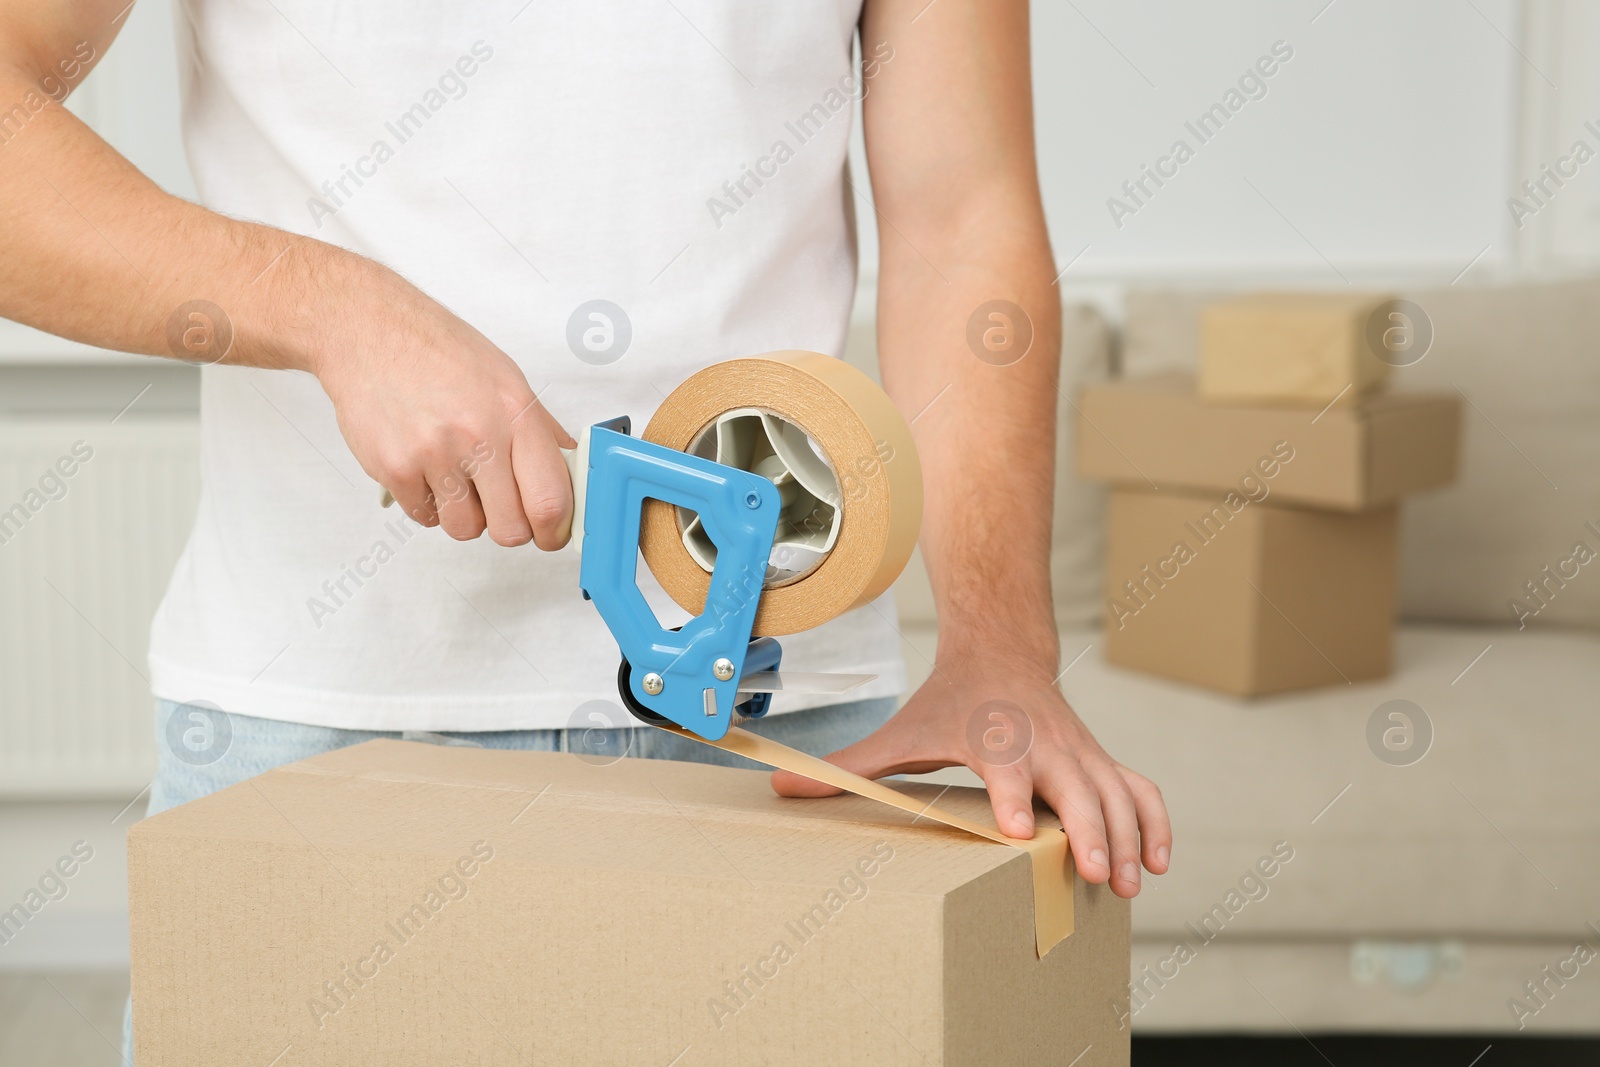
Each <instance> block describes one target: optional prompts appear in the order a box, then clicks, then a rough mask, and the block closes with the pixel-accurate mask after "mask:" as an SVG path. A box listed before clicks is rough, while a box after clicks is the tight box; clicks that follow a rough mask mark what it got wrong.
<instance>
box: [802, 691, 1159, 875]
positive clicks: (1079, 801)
mask: <svg viewBox="0 0 1600 1067" xmlns="http://www.w3.org/2000/svg"><path fill="white" fill-rule="evenodd" d="M828 762H830V763H834V764H837V765H838V766H840V767H843V768H844V769H846V770H848V771H852V772H854V773H856V774H859V775H861V776H862V777H864V778H881V777H883V776H885V775H890V774H924V773H926V772H928V771H933V770H938V769H939V768H941V767H956V766H967V767H971V768H972V770H973V771H974V772H976V773H977V775H978V776H979V777H980V778H982V779H983V783H984V785H985V786H987V787H988V790H989V801H990V803H991V804H992V805H993V807H994V817H995V823H996V825H997V826H999V828H1000V831H1001V832H1002V833H1004V834H1005V835H1006V836H1008V837H1020V838H1030V837H1032V836H1033V832H1034V821H1033V797H1034V795H1035V794H1036V793H1037V794H1038V795H1039V796H1040V797H1042V798H1043V799H1044V801H1045V803H1047V804H1049V805H1050V807H1051V808H1052V809H1053V810H1054V811H1055V813H1056V814H1057V815H1058V816H1059V817H1060V819H1061V824H1062V826H1063V827H1064V828H1065V829H1066V831H1067V840H1068V842H1069V843H1070V844H1071V847H1072V856H1073V860H1074V862H1075V863H1076V864H1077V868H1078V873H1079V874H1081V875H1082V876H1083V877H1084V879H1085V880H1087V881H1090V882H1095V883H1099V882H1104V881H1106V879H1107V878H1108V877H1109V878H1110V880H1111V888H1112V891H1113V892H1115V893H1116V894H1117V895H1118V896H1121V897H1131V896H1133V895H1134V894H1136V893H1138V892H1139V864H1140V861H1141V859H1142V860H1143V863H1144V866H1145V867H1147V868H1149V869H1150V871H1151V872H1152V873H1154V874H1165V873H1166V870H1167V863H1168V858H1169V856H1170V854H1171V850H1172V825H1171V823H1170V822H1169V821H1168V819H1167V810H1166V806H1165V805H1164V804H1163V802H1162V800H1161V791H1160V790H1159V789H1157V788H1156V786H1155V783H1153V782H1152V781H1150V779H1148V778H1146V777H1144V776H1143V775H1141V774H1136V773H1134V772H1133V771H1130V770H1129V769H1128V768H1126V767H1124V766H1123V765H1122V764H1120V763H1118V762H1117V761H1116V760H1114V759H1112V758H1111V757H1110V756H1108V755H1107V754H1106V751H1105V749H1103V748H1101V747H1100V744H1099V742H1097V741H1095V739H1094V738H1093V737H1092V736H1091V735H1090V733H1089V730H1088V728H1087V727H1086V726H1084V725H1083V723H1082V722H1081V721H1080V720H1079V719H1078V716H1077V714H1076V713H1075V712H1073V710H1072V708H1071V707H1070V706H1069V705H1068V704H1067V702H1066V700H1065V699H1064V698H1063V697H1062V696H1061V693H1060V691H1059V690H1057V689H1056V687H1055V685H1054V684H1053V683H1052V682H1051V681H1050V679H1049V677H1048V676H1039V677H1031V676H1026V675H1013V674H1011V673H1009V672H1008V671H1004V670H989V669H986V668H980V669H971V668H962V667H959V666H950V667H945V668H936V669H935V671H934V675H933V677H932V678H930V679H928V681H927V683H926V684H924V685H923V686H922V688H921V689H918V690H917V692H916V694H915V695H913V696H912V698H911V699H910V701H908V702H907V703H906V706H905V707H904V708H902V709H901V710H900V712H899V714H897V715H896V716H895V717H894V718H893V719H890V720H889V721H888V722H887V723H885V724H884V726H883V727H882V728H881V729H879V730H878V731H876V732H875V733H873V734H872V735H871V736H869V737H867V738H865V739H863V740H862V741H860V742H858V743H856V744H854V745H851V746H850V747H849V748H846V749H842V750H841V751H839V752H836V753H834V754H833V755H831V756H829V757H828ZM772 784H773V788H774V789H776V790H777V791H778V792H779V793H780V794H782V795H784V796H793V797H816V796H830V795H832V794H834V793H837V792H839V790H837V789H833V788H830V787H828V786H825V785H822V784H821V783H818V782H814V781H812V780H811V779H809V778H805V777H802V776H800V775H797V774H793V773H790V772H788V771H778V772H776V773H774V775H773V780H772Z"/></svg>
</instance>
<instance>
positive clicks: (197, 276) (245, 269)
mask: <svg viewBox="0 0 1600 1067" xmlns="http://www.w3.org/2000/svg"><path fill="white" fill-rule="evenodd" d="M3 44H4V42H0V46H3ZM42 77H43V75H42V74H41V72H40V71H39V70H38V69H36V68H35V67H34V65H33V64H32V63H29V62H23V61H20V60H19V59H18V58H17V57H16V56H15V55H12V56H10V57H9V58H8V59H7V60H5V61H0V119H4V118H5V117H7V116H15V115H17V114H23V115H26V118H25V119H20V120H19V119H16V118H14V117H13V118H12V119H11V121H10V122H9V123H8V124H6V125H5V126H3V127H0V137H3V140H0V233H3V234H4V235H5V244H4V249H5V254H4V255H3V256H0V316H3V317H5V318H8V319H13V320H16V321H18V322H22V323H26V324H27V325H30V326H34V327H37V328H39V329H43V330H47V331H49V332H51V333H54V334H58V335H61V336H64V337H68V338H71V339H73V340H78V341H83V342H86V343H88V344H93V345H98V346H101V347H104V348H110V349H115V350H118V351H125V352H138V353H144V354H148V355H159V356H187V357H192V356H196V355H198V356H200V357H201V358H209V357H210V356H211V353H210V352H208V351H202V352H199V353H195V352H191V351H187V350H186V349H184V348H183V347H181V346H174V345H173V344H172V343H171V342H170V339H169V326H168V320H169V318H170V317H171V316H172V314H173V312H174V311H176V310H177V309H178V308H179V307H180V305H183V304H185V303H188V302H190V301H195V300H204V301H209V302H211V303H213V304H216V305H217V306H218V307H220V308H222V309H223V310H224V312H225V313H226V314H227V315H228V317H229V320H230V324H231V326H232V330H233V345H232V349H231V350H230V351H229V352H228V355H227V359H228V361H229V362H232V363H245V364H251V365H256V366H267V367H290V368H296V369H312V368H311V366H310V363H311V359H312V352H313V349H314V345H315V340H314V338H315V331H314V330H313V329H311V326H312V325H313V323H314V320H315V317H316V310H315V307H314V304H315V302H316V300H317V299H318V292H317V291H318V289H319V288H321V287H320V286H318V285H317V281H318V280H319V278H321V279H324V280H325V279H326V277H327V276H329V275H337V274H341V273H344V274H360V273H362V272H363V271H365V270H367V269H369V268H370V267H371V265H370V264H367V263H366V261H364V260H360V259H359V257H356V256H354V255H351V254H350V253H347V252H343V251H341V250H339V249H336V248H333V247H331V246H328V245H325V244H322V243H320V242H317V241H313V240H310V239H309V238H304V237H298V236H295V235H291V234H287V233H284V232H282V231H280V230H275V229H273V228H271V227H268V226H262V225H257V224H253V223H248V222H242V221H239V220H237V219H230V218H227V217H225V216H222V215H219V214H216V213H215V212H211V211H208V210H206V209H205V208H202V207H200V206H198V205H196V204H192V203H190V202H188V201H185V200H182V199H180V198H178V197H175V196H171V195H169V194H168V193H166V192H164V191H163V190H162V189H160V188H159V187H158V186H157V185H156V184H155V183H154V182H151V181H150V180H149V179H148V178H146V177H145V176H144V175H142V174H140V173H139V171H138V170H136V169H135V168H134V167H133V166H132V165H131V164H129V163H128V162H127V160H125V159H123V158H122V157H121V156H120V155H118V154H117V152H116V151H115V150H114V149H112V148H111V147H110V146H109V145H108V144H106V143H105V142H104V141H103V140H101V139H100V138H99V137H98V136H97V135H96V134H95V133H94V132H93V131H92V130H90V129H89V128H88V127H87V126H85V125H84V124H83V123H82V122H81V121H80V120H79V119H78V118H77V117H76V116H74V115H73V114H72V113H71V112H69V111H68V110H67V109H66V108H64V107H62V106H61V105H60V104H59V103H57V102H55V101H54V100H53V99H51V98H50V96H49V95H47V94H46V93H45V91H44V89H43V88H42V87H41V84H40V83H41V78H42ZM46 101H48V102H46ZM13 103H15V104H17V105H18V107H20V108H21V111H20V112H19V111H17V110H15V109H13V108H12V107H11V105H12V104H13ZM41 104H42V106H40V105H41ZM30 105H31V106H30ZM35 108H37V110H34V109H35ZM269 279H270V280H269ZM300 320H304V321H303V322H302V321H300ZM218 354H220V353H218Z"/></svg>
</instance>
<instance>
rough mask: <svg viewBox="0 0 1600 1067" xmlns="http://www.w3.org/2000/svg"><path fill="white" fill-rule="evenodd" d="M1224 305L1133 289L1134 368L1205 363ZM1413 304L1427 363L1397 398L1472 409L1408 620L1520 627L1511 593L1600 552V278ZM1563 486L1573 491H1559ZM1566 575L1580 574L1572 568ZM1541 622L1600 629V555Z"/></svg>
mask: <svg viewBox="0 0 1600 1067" xmlns="http://www.w3.org/2000/svg"><path fill="white" fill-rule="evenodd" d="M1220 295H1225V294H1219V293H1216V292H1204V291H1199V290H1160V291H1157V290H1143V291H1134V292H1131V293H1130V294H1129V295H1128V299H1127V305H1126V308H1127V322H1126V327H1125V331H1124V348H1123V373H1125V374H1128V375H1143V374H1149V373H1153V372H1156V371H1160V370H1170V369H1175V368H1192V367H1193V365H1194V360H1195V354H1196V349H1197V345H1198V322H1199V312H1200V308H1201V307H1202V306H1203V305H1204V304H1205V303H1206V302H1207V301H1208V300H1210V299H1215V298H1216V297H1218V296H1220ZM1403 295H1405V296H1407V297H1408V298H1409V299H1411V300H1414V301H1415V302H1416V303H1417V304H1419V305H1420V306H1421V307H1422V308H1423V309H1424V311H1426V312H1427V314H1428V316H1429V318H1430V319H1431V320H1432V323H1433V328H1434V335H1435V339H1434V342H1433V347H1432V349H1431V351H1430V352H1429V353H1428V355H1427V356H1426V357H1425V358H1423V359H1422V360H1421V361H1420V362H1418V363H1416V364H1414V365H1412V366H1409V367H1402V368H1398V369H1397V370H1396V371H1395V373H1394V374H1393V376H1392V377H1391V382H1390V387H1391V388H1396V389H1415V390H1442V391H1445V392H1452V391H1455V390H1457V389H1459V390H1460V391H1461V393H1462V394H1463V395H1464V396H1465V397H1466V398H1467V406H1466V410H1465V412H1464V418H1463V438H1464V440H1463V454H1462V474H1461V478H1460V480H1459V481H1458V482H1457V484H1456V485H1455V486H1453V487H1451V488H1449V489H1445V490H1441V491H1439V492H1435V493H1428V494H1423V495H1421V496H1418V497H1416V498H1414V499H1412V500H1411V501H1410V502H1408V503H1407V504H1406V505H1405V509H1404V512H1403V521H1402V525H1401V550H1400V613H1401V616H1402V617H1403V618H1409V619H1435V620H1449V621H1481V622H1492V623H1497V624H1499V623H1507V622H1513V623H1514V622H1515V620H1516V614H1515V612H1514V611H1513V610H1512V608H1511V607H1510V605H1509V601H1510V600H1511V598H1512V597H1523V598H1524V600H1525V602H1527V603H1528V604H1529V606H1537V604H1536V603H1534V602H1533V601H1531V600H1527V598H1526V596H1525V585H1526V583H1527V582H1529V581H1532V580H1536V579H1538V578H1540V576H1541V571H1542V570H1543V568H1545V567H1546V566H1554V565H1556V564H1557V563H1558V561H1561V560H1565V559H1567V558H1568V557H1569V556H1571V555H1572V553H1573V548H1574V545H1575V543H1576V542H1578V541H1583V542H1585V544H1586V545H1587V547H1588V548H1589V549H1590V550H1592V551H1594V552H1597V553H1600V535H1597V534H1596V533H1595V532H1594V531H1592V530H1587V529H1585V523H1586V522H1593V523H1594V524H1595V525H1596V527H1600V359H1597V358H1596V356H1595V338H1596V337H1600V279H1596V278H1586V279H1579V280H1569V281H1561V282H1542V283H1522V284H1516V285H1500V286H1465V285H1463V286H1445V287H1442V288H1438V289H1425V290H1416V291H1412V292H1408V293H1404V294H1403ZM1557 487H1559V488H1557ZM1567 572H1568V574H1571V572H1572V565H1568V569H1567ZM1550 588H1551V589H1553V590H1554V595H1553V596H1550V597H1548V598H1547V599H1548V605H1547V606H1546V607H1544V608H1543V609H1542V610H1541V611H1540V612H1539V614H1538V615H1537V617H1536V618H1533V619H1531V620H1529V625H1530V626H1536V627H1541V628H1543V627H1548V626H1551V625H1557V624H1568V625H1572V624H1576V625H1583V626H1600V560H1597V561H1596V562H1594V563H1592V564H1590V565H1588V566H1584V567H1581V568H1579V569H1578V573H1577V577H1576V578H1573V579H1572V580H1570V581H1568V582H1567V583H1566V584H1565V586H1564V587H1559V588H1558V587H1556V586H1555V585H1554V583H1552V584H1551V586H1550Z"/></svg>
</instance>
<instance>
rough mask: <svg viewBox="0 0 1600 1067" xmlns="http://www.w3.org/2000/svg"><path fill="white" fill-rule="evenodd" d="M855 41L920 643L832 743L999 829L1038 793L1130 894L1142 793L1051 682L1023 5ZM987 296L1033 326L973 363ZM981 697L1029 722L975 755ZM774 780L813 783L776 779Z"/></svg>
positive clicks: (1023, 814) (1045, 449)
mask: <svg viewBox="0 0 1600 1067" xmlns="http://www.w3.org/2000/svg"><path fill="white" fill-rule="evenodd" d="M913 19H915V20H916V21H915V22H913V21H912V20H913ZM861 38H862V42H863V48H862V51H863V54H865V55H867V56H868V57H871V56H873V55H874V48H875V47H876V46H877V45H878V43H879V42H880V41H881V42H887V44H888V45H889V46H890V47H892V49H893V58H892V59H890V60H888V61H887V62H881V63H880V64H879V67H878V71H877V74H876V76H875V77H874V78H873V80H872V81H871V82H870V88H869V90H868V92H867V95H866V97H865V100H864V102H863V108H864V112H865V124H866V129H865V133H866V143H867V157H868V161H869V163H870V165H871V171H872V188H873V193H874V199H875V202H876V209H877V213H878V220H879V222H878V233H879V238H880V243H881V246H882V255H881V263H882V266H881V271H880V275H879V281H878V352H879V357H880V360H881V364H882V369H883V380H884V385H885V387H886V388H887V389H888V391H889V393H890V395H892V396H893V397H894V399H895V401H896V403H897V404H898V405H899V406H900V408H901V410H903V411H905V412H906V413H907V414H908V415H911V416H914V417H915V422H914V423H913V425H912V430H913V432H914V434H915V436H916V440H917V446H918V450H919V452H920V453H921V457H922V467H923V485H924V491H925V494H926V507H925V512H924V514H925V520H924V524H923V532H922V553H923V558H924V560H925V561H926V562H927V566H928V574H929V577H930V579H931V580H932V584H933V592H934V600H935V604H936V607H937V609H938V615H939V646H938V652H937V655H936V661H935V668H934V673H933V677H932V678H931V679H930V680H929V681H928V683H927V684H926V685H924V686H923V687H922V688H921V689H920V690H918V692H917V693H916V694H915V695H914V696H913V697H912V699H911V700H910V702H908V703H907V705H906V707H905V708H904V709H903V710H902V711H901V712H900V713H899V714H898V715H897V716H895V718H894V719H893V720H891V721H890V722H889V723H888V724H887V725H885V726H884V727H883V728H882V729H881V730H879V731H877V732H876V733H875V734H873V735H872V736H871V737H869V738H867V739H866V740H864V741H862V742H861V743H860V744H857V745H854V746H852V747H850V748H848V749H845V750H844V751H842V752H839V753H837V754H836V755H835V756H834V757H830V758H831V759H833V760H834V762H837V763H839V764H840V765H842V766H845V767H847V768H849V769H850V770H853V771H855V772H856V773H859V774H864V775H867V776H869V777H881V776H883V775H886V774H897V773H908V772H909V773H918V772H923V771H929V770H934V769H936V768H938V767H948V766H953V765H956V764H966V765H968V766H970V767H971V768H972V769H973V770H974V771H976V772H977V773H978V774H979V775H980V776H981V777H982V778H983V779H984V782H985V784H986V785H987V786H988V787H989V793H990V798H991V800H992V802H993V806H994V812H995V818H996V820H997V822H998V825H999V826H1000V828H1001V829H1002V830H1003V831H1004V832H1005V833H1007V834H1008V835H1010V836H1012V837H1031V836H1032V834H1033V828H1034V823H1033V796H1034V794H1035V793H1037V794H1038V795H1039V796H1041V797H1042V798H1043V799H1044V800H1045V802H1046V803H1048V804H1049V805H1050V806H1051V807H1052V808H1053V809H1054V810H1055V811H1056V812H1057V814H1059V815H1060V816H1061V821H1062V823H1063V824H1064V825H1065V827H1066V830H1067V834H1068V837H1069V838H1070V840H1071V844H1072V852H1073V856H1074V858H1075V860H1076V863H1077V866H1078V870H1079V871H1080V872H1081V873H1082V875H1083V876H1084V877H1085V878H1086V879H1088V880H1089V881H1092V882H1103V881H1105V880H1106V879H1107V878H1108V877H1109V878H1110V879H1111V884H1112V888H1113V889H1114V890H1115V891H1116V892H1117V893H1118V894H1119V895H1121V896H1133V895H1134V894H1135V893H1137V892H1138V890H1139V861H1140V859H1141V856H1142V859H1143V862H1144V865H1145V866H1146V867H1148V868H1149V869H1150V870H1151V871H1153V872H1155V873H1157V874H1160V873H1162V872H1164V871H1166V869H1167V860H1168V853H1169V850H1170V848H1171V841H1172V835H1171V828H1170V825H1169V823H1168V820H1167V814H1166V809H1165V806H1164V805H1163V803H1162V800H1161V794H1160V792H1159V790H1157V789H1156V787H1155V786H1154V785H1153V784H1152V783H1151V782H1150V781H1149V780H1148V779H1146V778H1144V777H1142V776H1140V775H1138V774H1135V773H1134V772H1132V771H1130V770H1128V769H1127V768H1125V767H1123V766H1122V765H1120V764H1118V763H1117V762H1116V761H1114V760H1113V759H1111V757H1110V756H1108V755H1107V754H1106V752H1105V750H1104V749H1102V748H1101V747H1100V745H1099V744H1098V743H1096V741H1095V740H1094V738H1093V737H1092V736H1091V735H1090V733H1089V731H1088V730H1087V729H1086V728H1085V727H1084V725H1083V724H1082V722H1080V721H1079V719H1078V717H1077V715H1076V714H1075V713H1074V712H1073V711H1072V709H1071V708H1070V707H1069V706H1068V705H1067V702H1066V701H1065V700H1064V699H1063V698H1062V696H1061V694H1060V691H1059V690H1058V689H1057V688H1056V685H1055V679H1056V676H1057V672H1058V670H1059V663H1058V659H1059V643H1058V639H1057V635H1056V628H1055V618H1054V611H1053V609H1052V605H1051V594H1050V516H1051V501H1052V496H1053V491H1054V481H1055V462H1054V457H1055V433H1056V427H1055V412H1056V399H1057V391H1056V390H1057V375H1058V363H1059V359H1058V352H1059V346H1060V338H1061V307H1060V297H1059V293H1058V291H1057V289H1056V288H1055V286H1054V284H1053V276H1054V274H1055V270H1054V266H1053V264H1052V261H1051V255H1050V245H1049V239H1048V236H1047V234H1046V231H1045V222H1044V211H1043V208H1042V206H1041V204H1040V198H1039V188H1038V180H1037V176H1036V172H1035V162H1034V149H1033V111H1032V102H1031V86H1030V80H1031V79H1030V73H1029V56H1028V5H1027V3H1026V0H1004V2H1000V0H938V2H936V3H934V4H931V5H930V4H928V3H927V0H866V7H865V11H864V14H863V16H862V23H861ZM996 300H1003V301H1008V302H1010V303H1011V304H1014V305H1017V306H1018V307H1020V308H1021V309H1022V310H1023V312H1024V314H1025V315H1026V319H1027V320H1028V321H1029V322H1031V328H1032V344H1031V347H1030V348H1029V349H1028V350H1027V353H1026V355H1023V356H1022V357H1021V358H1019V359H1016V361H1015V362H1009V363H1008V362H1007V360H1009V359H1011V358H1013V357H1014V356H1015V355H1016V354H1017V353H1016V352H1015V350H1012V351H1009V352H1008V351H1006V350H1005V349H1004V348H1003V347H1002V349H1001V351H999V352H990V351H989V350H988V349H985V348H983V347H982V346H981V345H980V346H979V351H982V352H984V353H985V355H986V356H987V357H988V358H979V355H978V354H977V353H976V352H975V351H974V349H973V347H971V346H970V345H969V341H968V321H969V319H970V318H971V317H972V316H973V314H974V312H975V311H977V309H978V308H979V307H980V306H981V305H984V304H987V303H989V302H991V301H996ZM985 325H986V326H988V325H992V326H995V327H998V328H1001V329H1004V328H1005V327H1006V326H1007V325H1008V323H1007V322H1006V321H1005V320H1004V319H997V320H985ZM1009 325H1010V326H1011V327H1012V328H1013V329H1015V328H1017V327H1019V326H1021V325H1022V323H1020V322H1011V323H1009ZM1015 336H1016V335H1015V334H1014V335H1013V338H1012V339H1013V340H1014V339H1015ZM994 340H995V341H997V342H1004V341H1005V340H1006V339H1005V338H1003V337H996V338H994ZM919 412H920V414H917V413H919ZM989 701H1006V702H1010V703H1012V704H1015V705H1017V706H1018V707H1020V708H1021V709H1023V712H1024V714H1025V716H1026V724H1020V723H1013V724H1011V727H1012V728H1013V729H1015V730H1017V732H1018V733H1020V734H1026V733H1031V743H1029V744H1028V745H1027V748H1026V751H1025V752H1021V751H1002V752H1001V753H997V754H996V753H985V752H974V751H973V748H972V746H971V745H970V744H969V742H968V725H969V723H970V722H972V721H973V719H974V717H975V716H978V717H979V718H980V719H981V718H982V713H981V712H980V710H979V709H980V708H981V706H982V705H984V704H986V703H987V702H989ZM988 725H989V724H988V722H987V721H983V722H981V723H980V729H981V728H986V727H987V726H988ZM1002 728H1004V727H1003V726H1002ZM1019 728H1020V729H1019ZM775 785H776V786H777V787H778V788H779V789H780V790H781V791H783V792H787V793H792V794H797V795H815V794H817V793H820V792H826V790H824V789H822V788H821V787H818V786H816V784H815V783H809V782H807V781H806V780H805V779H801V778H798V777H796V776H793V775H779V776H778V778H777V779H776V780H775ZM1141 842H1142V847H1141ZM1108 851H1109V855H1108Z"/></svg>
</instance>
